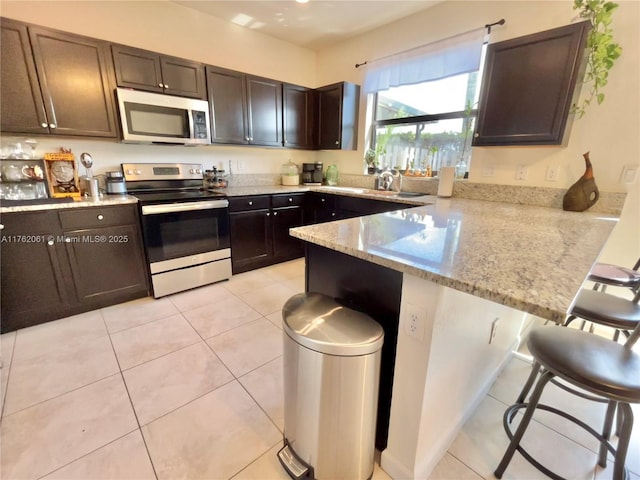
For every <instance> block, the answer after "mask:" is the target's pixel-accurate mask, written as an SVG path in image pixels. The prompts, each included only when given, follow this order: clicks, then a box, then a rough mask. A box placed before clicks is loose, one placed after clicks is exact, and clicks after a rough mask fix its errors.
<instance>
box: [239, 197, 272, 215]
mask: <svg viewBox="0 0 640 480" xmlns="http://www.w3.org/2000/svg"><path fill="white" fill-rule="evenodd" d="M269 197H270V195H251V196H244V197H229V211H230V212H242V211H244V210H260V209H264V208H267V209H268V208H270V207H271V199H270V198H269Z"/></svg>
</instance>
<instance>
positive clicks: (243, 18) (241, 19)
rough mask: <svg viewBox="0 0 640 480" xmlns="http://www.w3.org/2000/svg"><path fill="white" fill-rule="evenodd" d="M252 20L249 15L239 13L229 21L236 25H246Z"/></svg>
mask: <svg viewBox="0 0 640 480" xmlns="http://www.w3.org/2000/svg"><path fill="white" fill-rule="evenodd" d="M252 21H253V17H250V16H249V15H245V14H244V13H239V14H237V15H236V16H235V17H233V18H232V19H231V23H235V24H236V25H240V26H242V27H246V26H247V25H249V24H250V23H251V22H252Z"/></svg>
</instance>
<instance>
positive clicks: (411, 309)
mask: <svg viewBox="0 0 640 480" xmlns="http://www.w3.org/2000/svg"><path fill="white" fill-rule="evenodd" d="M426 321H427V310H426V309H425V308H423V307H419V306H417V305H411V304H407V308H406V313H405V319H404V331H405V333H406V334H407V335H409V336H410V337H413V338H415V339H417V340H419V341H422V340H423V339H424V325H425V323H426Z"/></svg>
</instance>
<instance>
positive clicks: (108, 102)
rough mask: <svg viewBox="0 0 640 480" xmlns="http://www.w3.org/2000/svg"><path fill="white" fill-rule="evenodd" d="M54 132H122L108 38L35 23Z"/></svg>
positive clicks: (36, 51) (35, 40)
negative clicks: (70, 32) (89, 35)
mask: <svg viewBox="0 0 640 480" xmlns="http://www.w3.org/2000/svg"><path fill="white" fill-rule="evenodd" d="M29 36H30V38H31V47H32V48H33V55H34V59H35V62H36V69H37V71H38V78H39V80H40V87H41V89H42V94H43V98H44V101H45V107H46V111H47V117H48V119H49V132H50V133H52V134H57V135H82V136H92V137H111V138H115V137H117V129H116V123H115V105H114V101H113V94H112V90H113V88H112V83H111V81H110V78H109V72H110V71H112V69H113V65H112V63H111V61H110V57H109V55H108V45H107V44H106V43H105V42H101V41H99V40H94V39H91V38H86V37H80V36H78V35H71V34H66V33H61V32H57V31H53V30H48V29H44V28H38V27H29Z"/></svg>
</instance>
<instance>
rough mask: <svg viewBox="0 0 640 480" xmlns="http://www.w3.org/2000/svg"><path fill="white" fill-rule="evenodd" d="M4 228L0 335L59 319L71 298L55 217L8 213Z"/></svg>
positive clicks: (31, 213)
mask: <svg viewBox="0 0 640 480" xmlns="http://www.w3.org/2000/svg"><path fill="white" fill-rule="evenodd" d="M2 225H3V228H2V229H1V230H0V232H1V235H2V241H1V243H0V259H1V266H0V273H1V277H2V285H1V288H0V295H1V309H2V324H1V325H2V333H5V332H10V331H13V330H16V329H18V328H24V327H28V326H31V325H36V324H38V323H42V322H46V321H49V320H53V319H55V318H60V316H62V312H63V311H64V310H65V308H68V306H69V305H70V303H71V298H70V292H69V291H68V290H67V288H66V282H65V279H64V276H65V274H68V270H65V264H66V256H65V253H64V247H63V246H62V244H61V243H59V242H58V241H57V240H59V238H58V236H59V235H60V233H61V232H60V230H59V226H58V224H57V216H56V213H55V212H51V211H49V212H28V213H27V212H23V213H6V214H3V215H2Z"/></svg>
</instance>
